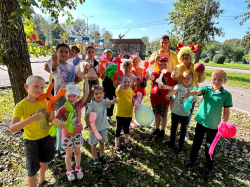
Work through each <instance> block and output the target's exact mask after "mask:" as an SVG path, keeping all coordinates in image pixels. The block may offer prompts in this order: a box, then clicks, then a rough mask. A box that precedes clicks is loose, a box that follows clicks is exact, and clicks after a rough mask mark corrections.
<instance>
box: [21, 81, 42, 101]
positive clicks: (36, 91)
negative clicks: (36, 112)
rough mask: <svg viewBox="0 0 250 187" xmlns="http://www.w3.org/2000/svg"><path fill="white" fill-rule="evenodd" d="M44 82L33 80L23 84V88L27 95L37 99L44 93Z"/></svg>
mask: <svg viewBox="0 0 250 187" xmlns="http://www.w3.org/2000/svg"><path fill="white" fill-rule="evenodd" d="M44 87H45V81H44V80H39V79H37V80H33V81H32V82H30V83H29V84H25V86H24V88H25V89H26V90H27V92H28V95H29V96H31V97H34V98H38V97H39V96H40V95H41V94H42V93H43V91H44Z"/></svg>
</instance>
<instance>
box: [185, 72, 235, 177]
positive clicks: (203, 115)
mask: <svg viewBox="0 0 250 187" xmlns="http://www.w3.org/2000/svg"><path fill="white" fill-rule="evenodd" d="M226 81H227V74H226V73H225V72H224V71H223V70H215V71H214V72H213V73H212V77H211V82H212V86H202V87H200V88H199V90H193V91H191V92H189V90H187V92H186V93H185V94H184V97H185V98H188V97H189V96H191V95H203V99H202V101H201V104H200V107H199V109H198V112H197V114H196V116H195V121H196V122H197V125H196V129H195V137H194V141H193V145H192V149H191V153H190V157H189V161H187V162H186V163H185V167H187V168H189V167H193V164H194V162H195V161H196V160H197V156H198V152H199V150H200V147H201V144H202V141H203V138H204V136H205V134H206V144H205V156H206V163H205V169H204V172H203V176H204V178H205V179H207V178H209V177H210V176H211V174H210V172H211V171H212V170H213V160H211V159H210V156H209V154H208V150H209V147H210V145H211V143H212V142H213V140H214V138H215V136H216V134H217V132H218V125H219V124H220V122H221V112H222V109H223V121H228V119H229V107H232V105H233V104H232V95H231V93H230V92H228V91H226V90H224V88H223V84H224V83H225V82H226ZM213 157H214V155H213Z"/></svg>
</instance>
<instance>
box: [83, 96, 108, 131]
mask: <svg viewBox="0 0 250 187" xmlns="http://www.w3.org/2000/svg"><path fill="white" fill-rule="evenodd" d="M108 102H109V99H103V100H102V101H101V102H100V103H98V102H95V101H93V102H92V103H88V110H87V112H86V113H87V114H90V113H91V112H95V113H96V116H97V117H96V121H95V126H96V129H97V131H101V130H103V129H107V128H108V127H109V122H108V120H107V108H110V106H111V105H108V104H107V103H108Z"/></svg>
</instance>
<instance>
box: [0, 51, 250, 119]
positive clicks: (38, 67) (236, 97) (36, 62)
mask: <svg viewBox="0 0 250 187" xmlns="http://www.w3.org/2000/svg"><path fill="white" fill-rule="evenodd" d="M49 59H50V56H47V57H40V58H39V59H37V58H31V62H32V63H31V67H32V71H33V74H34V75H40V76H42V77H44V78H45V80H46V81H48V80H49V73H47V72H45V71H44V70H43V67H44V62H46V61H47V60H49ZM126 60H127V59H122V61H123V62H124V61H126ZM143 64H144V61H143V62H141V64H140V66H141V67H143ZM153 69H154V68H153V66H150V67H149V68H148V71H149V72H150V73H151V72H152V71H153ZM206 69H223V70H225V71H226V72H228V71H233V72H236V73H238V72H241V73H243V72H244V73H250V70H239V69H234V68H221V67H219V68H218V67H211V66H209V67H208V66H206ZM0 76H1V79H0V87H2V86H6V85H10V81H9V76H8V71H7V69H6V67H5V66H0ZM201 85H211V82H210V81H205V82H204V83H202V84H201ZM225 89H226V90H228V91H229V92H231V93H232V95H233V104H234V108H235V109H236V110H239V111H241V112H244V113H247V114H250V104H249V101H250V89H243V88H238V87H234V86H230V85H225Z"/></svg>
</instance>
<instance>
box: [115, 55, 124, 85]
mask: <svg viewBox="0 0 250 187" xmlns="http://www.w3.org/2000/svg"><path fill="white" fill-rule="evenodd" d="M115 61H116V63H117V66H118V70H117V71H116V72H115V74H114V76H113V79H114V80H116V81H117V80H118V75H119V76H123V72H122V71H121V70H120V66H121V63H122V61H121V59H120V58H119V57H115Z"/></svg>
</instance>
